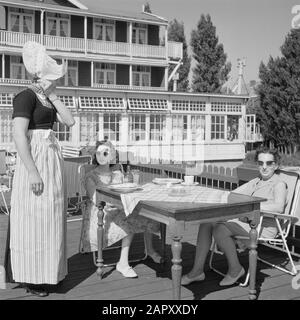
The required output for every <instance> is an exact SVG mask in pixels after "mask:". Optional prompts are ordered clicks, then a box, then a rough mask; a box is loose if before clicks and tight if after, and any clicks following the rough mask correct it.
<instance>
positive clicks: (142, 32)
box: [132, 23, 147, 44]
mask: <svg viewBox="0 0 300 320" xmlns="http://www.w3.org/2000/svg"><path fill="white" fill-rule="evenodd" d="M132 43H136V44H147V25H146V24H142V23H134V24H133V26H132Z"/></svg>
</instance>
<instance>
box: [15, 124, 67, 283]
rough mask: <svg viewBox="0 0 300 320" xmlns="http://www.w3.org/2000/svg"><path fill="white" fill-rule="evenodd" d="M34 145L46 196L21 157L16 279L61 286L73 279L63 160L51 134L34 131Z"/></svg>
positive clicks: (30, 133) (31, 136)
mask: <svg viewBox="0 0 300 320" xmlns="http://www.w3.org/2000/svg"><path fill="white" fill-rule="evenodd" d="M28 142H29V145H30V150H31V155H32V158H33V160H34V162H35V165H36V167H37V169H38V172H39V173H40V175H41V178H42V180H43V182H44V191H43V193H42V195H40V196H36V195H35V194H34V193H33V192H32V190H31V189H30V185H29V179H28V172H27V169H26V167H25V165H24V163H23V162H22V160H21V159H20V157H18V158H17V164H16V170H15V174H14V179H13V187H12V197H11V214H10V232H11V233H10V249H11V265H12V274H13V279H14V280H15V281H16V282H24V283H34V284H42V283H47V284H57V283H58V282H59V281H61V280H62V279H64V277H65V276H66V274H67V256H66V198H65V197H64V188H65V186H64V179H63V177H64V173H63V158H62V155H61V149H60V146H59V144H58V141H57V139H56V137H55V136H54V133H53V131H52V130H50V129H49V130H41V129H38V130H28Z"/></svg>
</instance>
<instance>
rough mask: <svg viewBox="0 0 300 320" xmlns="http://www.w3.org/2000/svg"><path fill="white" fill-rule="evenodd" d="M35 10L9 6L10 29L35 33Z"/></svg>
mask: <svg viewBox="0 0 300 320" xmlns="http://www.w3.org/2000/svg"><path fill="white" fill-rule="evenodd" d="M33 25H34V15H33V11H31V10H25V9H18V8H9V16H8V30H10V31H15V32H23V33H33V32H34V30H33Z"/></svg>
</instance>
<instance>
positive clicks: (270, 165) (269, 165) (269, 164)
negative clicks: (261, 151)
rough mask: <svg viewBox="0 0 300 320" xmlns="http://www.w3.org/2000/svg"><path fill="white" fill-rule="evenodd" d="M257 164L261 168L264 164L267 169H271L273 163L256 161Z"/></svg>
mask: <svg viewBox="0 0 300 320" xmlns="http://www.w3.org/2000/svg"><path fill="white" fill-rule="evenodd" d="M257 164H258V165H259V166H260V167H262V166H263V165H264V164H266V166H267V167H272V166H273V165H274V164H275V161H274V160H273V161H257Z"/></svg>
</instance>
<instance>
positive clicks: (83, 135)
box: [80, 112, 99, 142]
mask: <svg viewBox="0 0 300 320" xmlns="http://www.w3.org/2000/svg"><path fill="white" fill-rule="evenodd" d="M98 132H99V115H98V114H97V113H91V112H89V113H81V114H80V141H86V142H90V141H97V140H98Z"/></svg>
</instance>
